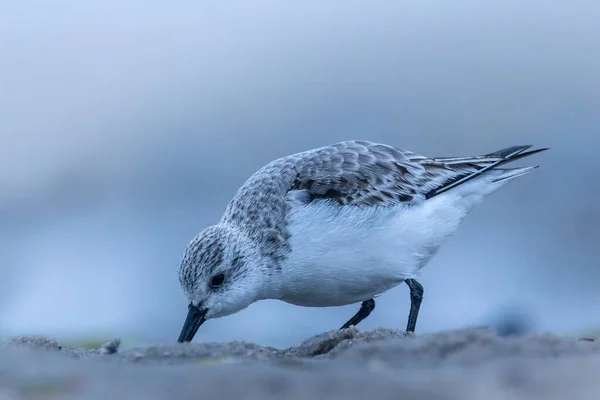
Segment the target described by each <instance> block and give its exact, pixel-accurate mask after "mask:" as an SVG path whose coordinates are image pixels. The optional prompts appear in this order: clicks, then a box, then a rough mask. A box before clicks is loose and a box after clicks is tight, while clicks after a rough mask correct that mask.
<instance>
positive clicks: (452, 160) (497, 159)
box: [426, 145, 549, 198]
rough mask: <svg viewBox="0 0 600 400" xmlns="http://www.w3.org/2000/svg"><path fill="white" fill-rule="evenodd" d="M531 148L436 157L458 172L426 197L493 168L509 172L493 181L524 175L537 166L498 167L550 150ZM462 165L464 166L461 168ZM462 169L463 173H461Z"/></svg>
mask: <svg viewBox="0 0 600 400" xmlns="http://www.w3.org/2000/svg"><path fill="white" fill-rule="evenodd" d="M529 148H531V145H524V146H511V147H507V148H505V149H501V150H498V151H495V152H493V153H489V154H485V155H481V156H475V157H441V158H435V159H434V160H435V161H436V162H440V163H443V164H444V165H446V166H447V167H449V168H452V169H456V170H457V174H456V176H455V177H454V179H449V180H448V181H446V182H445V183H444V184H443V185H442V186H440V187H438V188H435V189H433V190H431V191H430V192H429V193H427V195H426V198H431V197H434V196H437V195H438V194H441V193H444V192H446V191H448V190H450V189H452V188H454V187H456V186H459V185H462V184H463V183H466V182H468V181H470V180H471V179H474V178H477V177H478V176H481V175H483V174H485V173H486V172H489V171H492V170H496V171H497V170H502V171H506V172H507V173H505V174H502V175H500V176H498V177H497V178H496V179H495V180H493V181H492V182H501V181H505V180H508V179H512V178H516V177H517V176H520V175H524V174H526V173H528V172H530V171H531V170H533V169H535V168H537V166H533V167H523V168H510V169H501V168H498V167H500V166H502V165H504V164H508V163H510V162H513V161H516V160H519V159H521V158H524V157H528V156H531V155H533V154H536V153H539V152H542V151H545V150H549V148H542V149H536V150H531V151H526V150H528V149H529ZM461 167H462V168H461ZM461 171H462V173H461Z"/></svg>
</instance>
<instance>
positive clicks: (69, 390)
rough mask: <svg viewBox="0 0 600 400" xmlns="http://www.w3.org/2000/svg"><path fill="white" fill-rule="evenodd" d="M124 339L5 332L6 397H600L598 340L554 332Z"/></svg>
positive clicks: (2, 384) (0, 390)
mask: <svg viewBox="0 0 600 400" xmlns="http://www.w3.org/2000/svg"><path fill="white" fill-rule="evenodd" d="M117 347H118V342H112V343H108V344H107V345H105V346H104V347H101V348H99V349H96V350H88V349H82V348H74V347H63V346H60V344H59V343H57V342H56V341H53V340H51V339H47V338H42V337H16V338H10V339H7V340H5V341H4V342H2V343H0V399H1V400H5V399H102V400H105V399H111V400H115V399H248V400H253V399H290V400H292V399H345V400H352V399H394V400H397V399H423V400H424V399H440V400H458V399H460V400H471V399H485V400H500V399H506V400H513V399H549V400H554V399H594V400H597V399H600V344H599V343H598V342H588V341H581V340H577V339H576V338H564V337H558V336H551V335H529V336H509V337H500V336H497V335H496V334H495V333H493V332H491V331H488V330H483V329H481V330H464V331H453V332H442V333H436V334H423V335H418V336H416V337H415V336H414V335H406V334H405V333H404V332H401V331H394V330H388V329H376V330H374V331H370V332H360V331H358V330H357V329H356V328H350V329H347V330H345V331H332V332H328V333H324V334H321V335H317V336H315V337H313V338H310V339H308V340H306V341H305V342H303V343H301V344H300V345H299V346H297V347H292V348H289V349H274V348H269V347H262V346H258V345H255V344H251V343H245V342H233V343H192V344H189V343H188V344H168V345H162V346H150V347H144V348H133V349H129V350H125V351H122V352H120V351H118V350H117Z"/></svg>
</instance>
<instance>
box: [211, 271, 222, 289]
mask: <svg viewBox="0 0 600 400" xmlns="http://www.w3.org/2000/svg"><path fill="white" fill-rule="evenodd" d="M223 281H225V274H218V275H215V276H213V278H212V279H211V280H210V286H211V287H213V288H216V287H219V286H221V285H222V284H223Z"/></svg>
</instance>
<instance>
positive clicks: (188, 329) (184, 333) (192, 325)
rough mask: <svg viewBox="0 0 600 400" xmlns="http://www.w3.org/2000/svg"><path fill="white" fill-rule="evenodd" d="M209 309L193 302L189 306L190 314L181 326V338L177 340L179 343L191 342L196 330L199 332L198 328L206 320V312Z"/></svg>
mask: <svg viewBox="0 0 600 400" xmlns="http://www.w3.org/2000/svg"><path fill="white" fill-rule="evenodd" d="M207 311H208V310H207V309H206V308H203V307H202V306H201V305H200V306H198V307H196V306H195V305H193V304H192V303H190V305H189V306H188V315H187V318H186V319H185V322H184V323H183V328H181V333H180V334H179V339H177V341H178V342H179V343H183V342H191V341H192V339H193V338H194V336H195V335H196V332H198V328H200V325H202V324H203V323H204V321H206V312H207Z"/></svg>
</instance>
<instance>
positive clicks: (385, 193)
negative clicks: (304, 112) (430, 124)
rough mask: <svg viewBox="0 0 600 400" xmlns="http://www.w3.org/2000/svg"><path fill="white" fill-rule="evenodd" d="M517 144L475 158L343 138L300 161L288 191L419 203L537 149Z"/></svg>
mask: <svg viewBox="0 0 600 400" xmlns="http://www.w3.org/2000/svg"><path fill="white" fill-rule="evenodd" d="M529 147H530V146H514V147H510V148H507V149H503V150H500V151H497V152H494V153H491V154H486V155H481V156H475V157H439V158H430V157H424V156H422V155H419V154H416V153H413V152H411V151H408V150H403V149H398V148H395V147H392V146H387V145H383V144H377V143H371V142H366V141H350V142H342V143H338V144H335V145H332V146H328V147H323V148H320V149H317V150H315V151H314V152H313V153H312V154H310V155H309V156H307V157H306V158H305V159H301V160H300V161H299V162H298V167H297V174H296V176H295V177H294V179H293V181H292V182H291V184H290V185H289V190H290V191H294V190H304V191H306V194H307V196H306V201H314V200H317V199H329V200H331V201H335V202H336V203H338V204H340V205H354V206H391V205H397V204H401V203H405V204H414V203H419V202H422V201H425V200H426V199H428V198H431V197H433V196H435V195H437V194H440V193H442V192H444V191H446V190H449V189H451V188H453V187H456V186H458V185H460V184H462V183H464V182H466V181H468V180H470V179H472V178H473V177H476V176H478V175H481V174H482V173H484V172H486V171H488V170H490V169H492V168H494V167H497V166H498V165H500V164H504V163H506V162H508V161H513V160H515V159H516V158H517V157H518V158H521V157H522V156H525V155H530V154H533V153H534V152H538V151H541V150H536V151H534V152H527V153H523V152H524V151H525V150H527V149H528V148H529Z"/></svg>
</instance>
